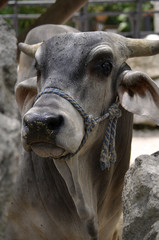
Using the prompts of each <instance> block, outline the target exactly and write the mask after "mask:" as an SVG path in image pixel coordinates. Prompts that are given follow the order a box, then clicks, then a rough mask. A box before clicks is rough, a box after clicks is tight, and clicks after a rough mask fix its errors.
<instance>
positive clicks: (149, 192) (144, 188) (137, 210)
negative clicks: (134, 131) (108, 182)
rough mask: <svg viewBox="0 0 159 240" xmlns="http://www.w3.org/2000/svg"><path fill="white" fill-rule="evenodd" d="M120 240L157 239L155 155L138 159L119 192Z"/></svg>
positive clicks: (158, 164) (158, 158) (158, 169)
mask: <svg viewBox="0 0 159 240" xmlns="http://www.w3.org/2000/svg"><path fill="white" fill-rule="evenodd" d="M123 220H124V227H123V240H128V239H129V240H157V239H159V152H158V153H156V154H153V155H142V156H139V157H138V158H137V159H136V160H135V163H134V164H133V165H132V166H131V167H130V169H129V170H128V172H127V174H126V176H125V183H124V189H123Z"/></svg>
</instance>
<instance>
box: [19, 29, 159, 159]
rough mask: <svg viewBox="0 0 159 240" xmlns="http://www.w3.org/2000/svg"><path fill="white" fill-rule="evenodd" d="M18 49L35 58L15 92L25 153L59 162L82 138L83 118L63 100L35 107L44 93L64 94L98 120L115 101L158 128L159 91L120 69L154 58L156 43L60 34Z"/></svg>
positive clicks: (45, 100)
mask: <svg viewBox="0 0 159 240" xmlns="http://www.w3.org/2000/svg"><path fill="white" fill-rule="evenodd" d="M19 46H20V49H21V50H22V51H23V52H24V53H26V54H27V55H29V56H31V57H33V58H35V68H36V71H37V76H31V77H30V79H26V80H25V81H23V82H21V83H20V84H18V85H17V87H16V98H17V102H18V105H19V109H20V111H21V113H22V115H23V127H22V139H23V145H24V148H25V149H26V150H27V151H30V150H33V151H34V152H35V153H36V154H38V155H39V156H41V157H49V156H50V157H53V158H59V157H61V156H63V155H66V154H68V153H74V152H76V151H77V149H78V147H79V146H80V144H81V141H82V139H83V136H84V132H85V126H84V121H83V118H82V116H81V114H80V113H79V112H78V111H77V109H75V108H74V107H73V106H72V104H71V103H70V102H69V101H67V99H65V98H63V97H61V96H58V95H55V94H44V95H41V96H40V97H39V98H38V99H37V100H36V101H35V102H34V99H35V97H36V95H37V93H39V92H42V91H44V90H45V89H46V88H55V89H60V90H62V91H64V92H65V93H66V94H67V95H69V96H70V97H71V98H72V99H75V100H76V102H78V103H79V104H80V106H81V107H82V108H83V109H84V110H85V112H87V113H88V114H89V115H93V116H94V117H99V116H101V115H102V114H103V113H104V112H105V111H106V110H107V109H108V107H109V106H110V105H111V104H112V103H113V102H114V101H115V99H116V97H117V96H118V97H119V99H120V103H121V105H122V106H123V107H124V108H125V109H126V110H128V111H130V112H133V113H136V114H141V115H145V116H148V117H150V118H151V119H152V120H154V121H155V122H156V123H157V124H159V117H158V116H159V89H158V87H157V86H156V84H155V83H154V82H153V81H152V80H151V78H149V77H148V76H147V75H146V74H144V73H142V72H134V71H131V70H130V69H129V67H128V66H127V65H126V64H125V61H126V60H127V59H128V58H129V57H135V56H148V55H153V54H156V53H158V52H159V42H158V41H151V40H135V39H128V38H125V37H122V36H120V35H117V34H112V33H111V34H110V33H109V34H107V33H104V32H89V33H69V34H68V33H67V34H61V35H57V36H54V37H53V38H51V39H49V40H47V41H46V42H43V43H40V44H37V45H27V44H20V45H19ZM99 127H100V126H98V127H96V129H95V132H98V131H99ZM96 136H97V135H96ZM96 138H97V137H96ZM96 138H94V140H91V141H96V140H97V139H96Z"/></svg>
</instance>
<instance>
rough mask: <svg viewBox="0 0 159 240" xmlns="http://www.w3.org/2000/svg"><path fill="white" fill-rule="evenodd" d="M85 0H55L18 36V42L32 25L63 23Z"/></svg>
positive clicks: (23, 38)
mask: <svg viewBox="0 0 159 240" xmlns="http://www.w3.org/2000/svg"><path fill="white" fill-rule="evenodd" d="M86 2H87V0H57V1H56V3H54V4H52V5H51V6H50V8H49V9H48V10H47V11H46V12H45V13H44V14H43V15H41V16H40V17H39V18H38V19H37V20H36V21H35V22H34V23H33V24H32V25H31V26H29V28H27V29H26V30H25V31H24V32H23V33H22V34H20V35H19V37H18V42H24V40H25V37H26V35H27V33H28V32H29V31H30V30H31V29H32V28H34V27H37V26H40V25H42V24H63V23H65V22H66V21H67V20H68V19H70V18H71V16H72V15H73V13H74V12H75V11H77V10H79V9H80V8H81V7H82V6H83V5H84V4H85V3H86Z"/></svg>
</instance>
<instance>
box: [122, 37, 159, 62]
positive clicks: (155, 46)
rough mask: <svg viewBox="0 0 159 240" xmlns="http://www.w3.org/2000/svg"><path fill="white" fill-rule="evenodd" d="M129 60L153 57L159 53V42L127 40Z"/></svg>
mask: <svg viewBox="0 0 159 240" xmlns="http://www.w3.org/2000/svg"><path fill="white" fill-rule="evenodd" d="M126 46H127V48H128V49H129V54H128V55H129V56H128V58H132V57H142V56H151V55H155V54H158V53H159V40H148V39H131V38H126Z"/></svg>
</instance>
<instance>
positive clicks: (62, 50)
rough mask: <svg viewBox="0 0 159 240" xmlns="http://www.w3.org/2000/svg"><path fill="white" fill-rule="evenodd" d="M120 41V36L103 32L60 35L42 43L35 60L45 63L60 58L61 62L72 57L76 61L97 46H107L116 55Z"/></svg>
mask: <svg viewBox="0 0 159 240" xmlns="http://www.w3.org/2000/svg"><path fill="white" fill-rule="evenodd" d="M119 40H120V41H119ZM121 40H122V37H121V36H120V37H119V36H118V35H117V34H112V33H109V34H108V33H105V32H85V33H66V34H60V35H57V36H54V37H53V38H51V39H49V40H47V41H46V42H44V44H43V45H42V46H41V47H40V49H38V51H37V53H36V58H40V57H42V60H43V61H45V60H46V59H47V63H48V60H49V61H51V59H53V60H54V58H56V59H57V58H58V57H59V56H60V57H61V58H62V59H61V61H62V60H63V59H67V58H73V57H74V58H76V61H77V60H80V59H81V57H82V58H84V56H86V55H87V54H88V53H89V52H90V51H91V50H92V49H93V48H95V47H97V46H98V45H105V46H108V47H109V48H110V49H112V52H114V54H118V53H117V51H118V49H119V48H120V47H119V46H121V45H123V43H122V41H121ZM117 43H118V44H117Z"/></svg>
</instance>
